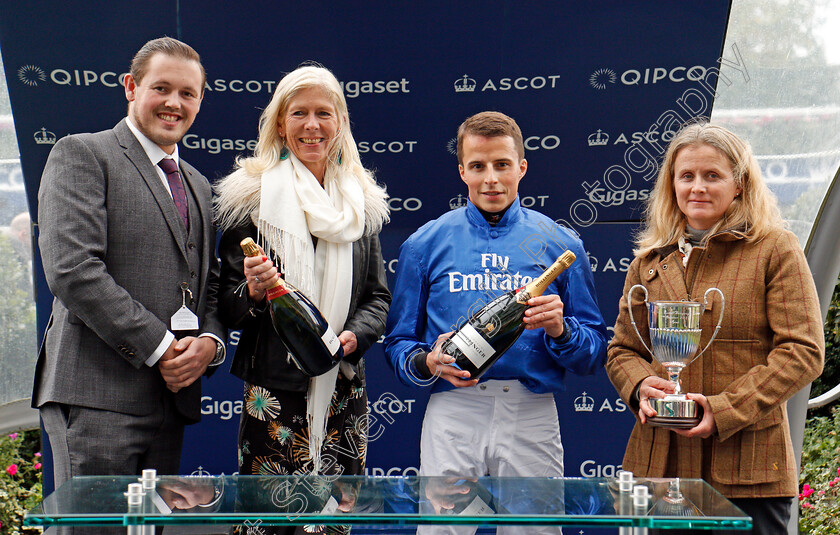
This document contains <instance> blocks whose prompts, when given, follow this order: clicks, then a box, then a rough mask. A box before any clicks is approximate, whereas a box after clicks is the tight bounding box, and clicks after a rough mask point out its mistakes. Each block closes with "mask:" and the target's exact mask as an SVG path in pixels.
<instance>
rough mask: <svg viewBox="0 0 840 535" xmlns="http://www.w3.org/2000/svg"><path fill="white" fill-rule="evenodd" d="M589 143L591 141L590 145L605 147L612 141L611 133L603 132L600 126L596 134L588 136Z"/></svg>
mask: <svg viewBox="0 0 840 535" xmlns="http://www.w3.org/2000/svg"><path fill="white" fill-rule="evenodd" d="M586 141H587V143H589V146H590V147H603V146H604V145H606V144H607V143H609V141H610V135H609V134H607V133H606V132H602V131H601V129H600V128H599V129H598V131H597V132H595V133H594V134H589V137H588V138H586Z"/></svg>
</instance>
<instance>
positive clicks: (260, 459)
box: [233, 372, 368, 535]
mask: <svg viewBox="0 0 840 535" xmlns="http://www.w3.org/2000/svg"><path fill="white" fill-rule="evenodd" d="M367 435H368V420H367V393H366V391H365V387H364V385H363V384H361V382H360V381H359V380H358V378H356V379H354V380H349V379H347V378H346V377H345V376H344V374H342V373H341V372H339V374H338V378H337V379H336V388H335V392H333V397H332V402H331V403H330V408H329V413H328V417H327V434H326V437H325V439H324V447H323V450H322V452H321V466H322V469H321V470H320V471H319V473H321V474H323V475H361V474H364V468H365V456H366V455H367ZM238 456H239V473H240V474H242V475H281V476H293V475H306V474H311V473H312V471H313V470H312V468H313V466H312V460H311V458H310V455H309V426H308V424H307V421H306V392H292V391H288V390H272V389H269V388H265V387H262V386H257V385H253V384H249V383H245V402H244V406H243V410H242V418H241V420H240V424H239V442H238ZM268 484H270V483H268ZM278 484H280V485H286V486H288V485H289V481H288V479H283V481H280V480H279V479H278ZM265 490H266V492H267V493H277V491H278V489H265ZM329 495H330V491H329V489H325V496H326V497H327V498H328V497H329ZM242 498H245V497H244V496H240V499H242ZM263 499H264V498H261V501H262V500H263ZM246 507H247V506H246ZM349 531H350V528H349V526H326V527H325V526H312V525H306V526H302V527H301V526H298V527H297V528H295V526H267V525H261V524H257V523H252V524H250V525H244V526H236V527H235V528H234V530H233V532H234V533H235V534H240V535H270V534H292V533H349Z"/></svg>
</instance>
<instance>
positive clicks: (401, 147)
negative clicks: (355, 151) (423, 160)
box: [357, 141, 417, 154]
mask: <svg viewBox="0 0 840 535" xmlns="http://www.w3.org/2000/svg"><path fill="white" fill-rule="evenodd" d="M415 145H417V141H359V142H358V143H357V146H358V148H359V153H361V154H365V153H368V152H375V153H377V154H382V153H386V152H389V153H392V154H399V153H400V152H414V146H415Z"/></svg>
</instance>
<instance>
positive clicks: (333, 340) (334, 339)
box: [321, 325, 341, 355]
mask: <svg viewBox="0 0 840 535" xmlns="http://www.w3.org/2000/svg"><path fill="white" fill-rule="evenodd" d="M321 340H323V341H324V345H325V346H327V349H329V350H330V353H331V354H333V355H335V353H336V351H338V348H340V347H341V342H339V340H338V336H336V335H335V332H333V330H332V327H330V326H329V325H327V330H326V331H324V334H323V336H321Z"/></svg>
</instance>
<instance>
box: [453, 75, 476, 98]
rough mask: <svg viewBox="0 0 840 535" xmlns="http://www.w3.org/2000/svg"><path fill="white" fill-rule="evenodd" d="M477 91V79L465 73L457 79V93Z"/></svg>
mask: <svg viewBox="0 0 840 535" xmlns="http://www.w3.org/2000/svg"><path fill="white" fill-rule="evenodd" d="M473 91H475V80H473V79H472V78H470V77H469V76H467V75H466V74H465V75H464V77H463V78H458V79H457V80H455V92H456V93H472V92H473Z"/></svg>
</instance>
